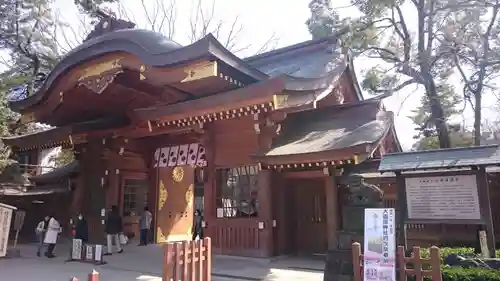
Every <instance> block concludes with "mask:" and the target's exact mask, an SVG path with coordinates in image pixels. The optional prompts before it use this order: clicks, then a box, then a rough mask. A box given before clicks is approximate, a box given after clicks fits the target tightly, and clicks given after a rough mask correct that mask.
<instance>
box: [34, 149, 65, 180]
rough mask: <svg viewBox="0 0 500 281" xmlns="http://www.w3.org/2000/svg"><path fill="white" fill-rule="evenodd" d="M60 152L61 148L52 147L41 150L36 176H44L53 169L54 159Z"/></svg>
mask: <svg viewBox="0 0 500 281" xmlns="http://www.w3.org/2000/svg"><path fill="white" fill-rule="evenodd" d="M60 152H61V147H60V146H59V147H54V148H49V149H43V150H42V151H40V154H39V157H38V170H37V174H38V175H40V174H45V173H48V172H50V171H52V170H53V169H54V167H55V166H56V163H55V158H56V157H57V155H58V154H59V153H60Z"/></svg>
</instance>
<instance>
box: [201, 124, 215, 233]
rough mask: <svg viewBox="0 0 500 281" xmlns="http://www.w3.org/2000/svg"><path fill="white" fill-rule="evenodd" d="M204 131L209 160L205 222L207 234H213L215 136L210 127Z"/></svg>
mask: <svg viewBox="0 0 500 281" xmlns="http://www.w3.org/2000/svg"><path fill="white" fill-rule="evenodd" d="M207 126H208V127H207V128H206V129H205V130H204V132H203V136H202V137H201V144H202V145H203V146H204V147H205V156H206V159H207V166H206V167H204V168H203V173H204V178H205V183H204V186H203V188H204V190H203V192H204V193H203V194H204V195H203V196H204V197H203V205H204V212H203V216H204V220H205V222H206V227H207V230H208V231H207V234H209V235H211V234H213V233H212V231H213V228H212V225H211V224H212V222H213V221H214V220H215V219H216V213H215V212H216V210H215V209H216V204H215V203H216V193H215V189H216V184H217V182H216V178H217V175H216V169H215V150H216V144H215V136H214V130H213V128H212V127H211V126H210V124H208V125H207Z"/></svg>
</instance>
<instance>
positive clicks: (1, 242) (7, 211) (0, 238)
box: [0, 203, 17, 258]
mask: <svg viewBox="0 0 500 281" xmlns="http://www.w3.org/2000/svg"><path fill="white" fill-rule="evenodd" d="M14 210H17V208H16V207H14V206H10V205H6V204H2V203H0V258H4V257H6V256H7V250H8V249H7V247H8V244H9V233H10V222H11V220H12V212H13V211H14Z"/></svg>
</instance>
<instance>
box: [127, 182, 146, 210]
mask: <svg viewBox="0 0 500 281" xmlns="http://www.w3.org/2000/svg"><path fill="white" fill-rule="evenodd" d="M148 184H149V183H148V181H147V180H142V179H126V180H125V181H124V186H123V206H122V212H123V216H124V217H129V216H139V215H140V214H141V213H142V210H143V209H144V207H145V206H147V204H148Z"/></svg>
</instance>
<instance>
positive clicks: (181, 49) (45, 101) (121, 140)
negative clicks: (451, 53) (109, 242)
mask: <svg viewBox="0 0 500 281" xmlns="http://www.w3.org/2000/svg"><path fill="white" fill-rule="evenodd" d="M130 27H132V26H131V25H130V24H126V23H124V22H122V21H120V20H116V19H105V20H103V21H101V22H100V23H99V24H98V25H97V26H96V28H95V30H94V31H93V32H92V33H91V34H90V35H89V37H88V38H87V40H85V42H84V43H82V44H81V45H80V46H78V47H77V48H75V49H74V50H72V51H71V52H69V53H68V54H67V55H66V56H65V57H64V58H62V59H61V61H60V62H59V63H58V64H57V65H56V67H55V68H54V69H53V70H52V71H51V72H50V73H49V74H48V76H47V78H46V80H45V82H44V83H43V85H41V87H40V88H39V89H38V90H37V91H36V92H35V93H33V94H32V95H31V96H28V97H21V98H18V99H15V100H12V101H10V107H11V108H12V109H13V110H14V111H16V112H19V113H21V114H22V120H21V121H22V122H23V123H28V122H39V123H44V124H49V125H51V126H53V128H52V129H49V130H46V131H42V132H39V133H34V134H29V135H24V136H18V137H11V138H5V139H4V142H5V143H6V144H7V145H9V146H11V147H12V148H13V149H14V151H16V153H18V154H19V155H21V154H22V155H28V154H32V155H36V154H38V153H39V152H40V151H43V150H44V149H47V148H51V147H57V146H62V147H64V148H71V149H72V150H73V151H74V154H75V158H76V160H75V161H76V162H74V163H72V164H70V165H72V166H71V167H70V168H68V167H63V168H61V169H65V170H63V172H60V171H59V172H58V171H54V172H51V174H52V175H54V177H56V176H57V177H65V176H67V175H66V174H67V173H75V171H76V170H75V169H74V168H75V167H77V176H72V177H71V178H72V181H73V185H72V191H71V196H70V198H71V199H70V200H72V201H71V203H70V204H68V206H69V207H68V210H67V212H66V213H67V214H68V215H67V216H68V217H67V218H66V219H69V218H74V217H75V216H76V214H77V213H78V212H80V211H81V212H83V213H84V214H85V215H86V217H87V220H88V221H89V224H90V229H91V230H92V231H91V239H92V240H94V241H101V240H102V239H103V229H104V228H103V224H102V222H103V219H104V216H105V212H106V210H108V209H109V207H110V206H112V205H118V206H119V208H120V211H121V214H122V215H123V217H124V222H125V230H126V232H127V233H128V234H135V235H137V232H138V219H139V216H140V214H141V212H142V209H143V207H144V206H149V208H150V210H151V211H152V213H153V215H154V227H153V233H154V241H155V242H157V243H163V242H166V241H174V240H184V239H191V231H192V226H193V213H194V210H195V209H200V210H202V211H203V220H204V222H203V226H204V233H205V236H209V237H211V238H212V243H213V250H214V252H216V253H223V254H231V255H243V256H254V257H268V256H275V255H283V254H315V253H324V252H326V250H327V249H328V247H329V246H330V247H335V245H336V243H337V237H336V231H337V230H338V229H339V225H340V223H341V222H340V217H341V216H340V214H339V209H340V208H339V202H340V195H339V186H338V183H337V182H336V180H337V176H339V175H340V174H341V173H342V170H343V169H345V168H348V167H352V166H354V165H356V164H359V163H361V162H366V161H370V159H374V158H378V157H380V156H381V155H383V154H385V153H388V152H396V151H400V150H401V148H400V146H399V144H398V141H397V138H396V135H395V132H394V126H393V115H392V114H391V112H387V111H385V109H384V108H383V106H382V104H381V97H379V98H372V99H363V96H362V94H361V91H360V89H359V87H358V82H357V81H356V75H355V73H354V69H353V62H352V58H351V57H350V55H349V54H348V53H343V52H342V51H341V50H340V48H339V47H338V45H337V43H338V42H337V38H334V37H325V38H321V39H316V40H311V41H307V42H303V43H299V44H296V45H293V46H289V47H285V48H281V49H277V50H274V51H270V52H267V53H263V54H260V55H256V56H253V57H249V58H245V59H240V58H238V57H237V56H235V55H234V54H232V53H231V52H230V51H229V50H227V49H225V48H224V47H223V46H222V45H221V44H220V43H219V42H218V41H217V40H216V39H215V38H214V37H213V36H212V35H207V36H206V37H204V38H202V39H201V40H199V41H197V42H195V43H193V44H191V45H189V46H181V45H179V44H177V43H175V42H173V41H171V40H168V39H167V38H165V37H163V36H162V35H160V34H157V33H154V32H152V31H146V30H140V29H135V28H130ZM54 173H55V174H54ZM46 177H50V175H49V174H48V176H46Z"/></svg>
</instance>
